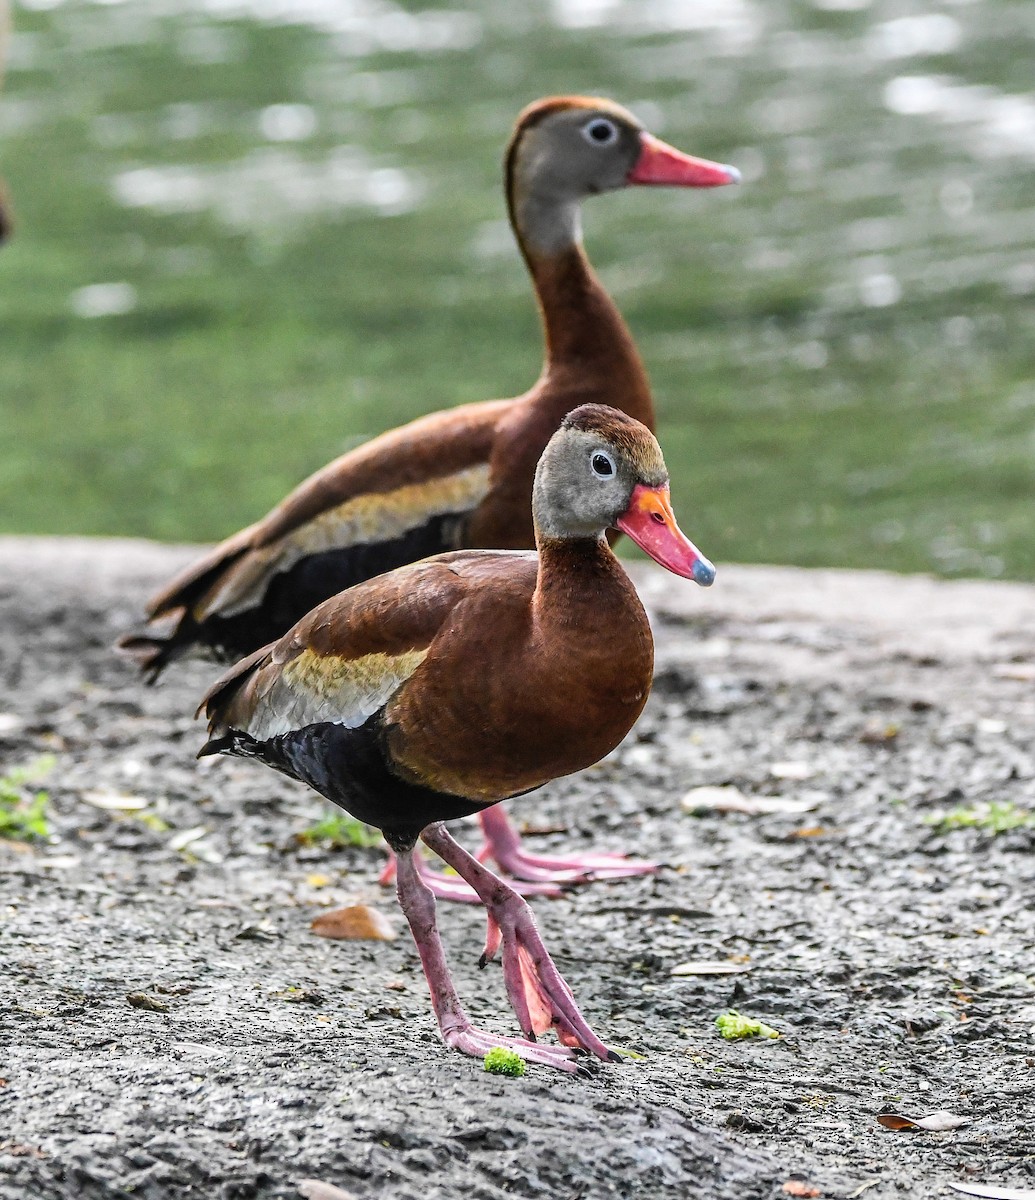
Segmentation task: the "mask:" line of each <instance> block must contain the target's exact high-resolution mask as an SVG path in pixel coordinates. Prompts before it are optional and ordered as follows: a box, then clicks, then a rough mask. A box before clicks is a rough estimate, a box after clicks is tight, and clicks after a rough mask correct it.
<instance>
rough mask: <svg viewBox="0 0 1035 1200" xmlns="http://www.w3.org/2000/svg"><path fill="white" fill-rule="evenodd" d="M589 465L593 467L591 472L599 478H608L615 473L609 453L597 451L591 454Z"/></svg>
mask: <svg viewBox="0 0 1035 1200" xmlns="http://www.w3.org/2000/svg"><path fill="white" fill-rule="evenodd" d="M590 466H591V467H592V468H593V474H594V475H596V476H598V478H600V479H610V477H611V476H612V475H613V474H614V473H615V464H614V459H613V458H612V457H611V455H610V454H604V453H603V452H601V451H597V453H596V454H594V455H593V458H592V460H591V462H590Z"/></svg>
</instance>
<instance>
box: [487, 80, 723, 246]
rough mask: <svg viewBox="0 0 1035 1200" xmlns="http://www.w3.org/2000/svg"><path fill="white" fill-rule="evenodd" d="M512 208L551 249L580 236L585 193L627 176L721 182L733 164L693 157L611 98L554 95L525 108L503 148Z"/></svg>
mask: <svg viewBox="0 0 1035 1200" xmlns="http://www.w3.org/2000/svg"><path fill="white" fill-rule="evenodd" d="M507 161H508V167H507V170H508V190H509V197H510V202H511V205H512V213H513V216H514V219H515V221H516V224H517V226H518V229H519V232H520V235H521V236H522V238H523V239H524V241H525V244H526V245H527V246H528V247H529V248H531V249H533V250H535V251H538V252H541V253H547V254H551V253H556V252H558V251H559V250H561V249H562V248H564V247H566V246H569V245H571V244H572V243H573V242H576V241H578V239H579V236H580V232H579V217H578V210H579V205H580V204H581V203H582V201H583V200H584V199H586V197H587V196H594V195H597V194H598V193H600V192H609V191H614V190H615V189H616V188H623V187H627V186H629V185H630V184H645V185H651V186H669V187H721V186H722V185H723V184H727V183H735V182H737V180H738V179H739V178H740V176H739V174H738V172H737V171H736V169H735V168H733V167H725V166H722V165H721V164H719V163H713V162H708V160H707V159H703V158H693V157H691V156H690V155H689V154H683V152H682V151H680V150H676V149H675V148H674V147H672V146H668V145H666V144H665V143H664V142H662V141H660V140H659V139H658V138H656V137H654V136H653V135H652V134H649V133H647V132H646V130H644V128H643V127H642V126H641V125H640V123H639V121H637V120H636V118H635V117H634V116H633V115H632V113H630V112H628V111H627V110H626V109H624V108H621V107H620V106H619V105H617V104H612V103H611V102H610V101H608V100H593V99H586V98H585V97H579V96H576V97H555V98H551V99H546V100H540V101H538V102H537V103H536V104H534V105H532V106H531V107H530V108H529V109H526V111H525V113H523V114H522V116H521V118H520V119H519V121H518V125H517V128H516V130H515V133H514V137H513V139H512V141H511V146H510V150H509V151H508V156H507Z"/></svg>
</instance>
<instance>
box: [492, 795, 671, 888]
mask: <svg viewBox="0 0 1035 1200" xmlns="http://www.w3.org/2000/svg"><path fill="white" fill-rule="evenodd" d="M478 819H479V820H480V821H481V823H482V831H483V833H484V834H485V845H484V847H483V848H482V849H481V850H480V851H479V853H478V858H479V860H480V861H481V862H485V860H486V859H488V858H491V859H492V860H493V862H495V863H496V865H497V866H498V867H499V868H500V869H501V870H502V871H504V872H505V873H506V874H507V875H512V876H513V877H514V878H515V879H526V880H531V881H534V882H541V883H562V884H572V883H589V882H590V881H591V880H594V879H625V878H628V877H629V876H630V875H652V874H653V873H654V872H655V871H656V870H657V869H658V864H657V863H652V862H643V861H642V860H639V859H634V858H626V857H625V855H623V854H571V855H565V856H564V857H562V858H557V857H554V856H552V855H547V854H530V853H529V852H528V851H527V850H525V848H524V847H523V846H522V844H521V837H520V835H519V834H518V831H517V830H516V829H515V828H514V826H513V825H512V824H511V823H510V820H509V818H508V817H507V814H506V813H505V812H504V811H503V809H502V808H501V807H500V805H498V804H497V805H495V806H494V807H492V808H487V809H485V811H484V812H481V813H479V814H478ZM523 894H527V893H523Z"/></svg>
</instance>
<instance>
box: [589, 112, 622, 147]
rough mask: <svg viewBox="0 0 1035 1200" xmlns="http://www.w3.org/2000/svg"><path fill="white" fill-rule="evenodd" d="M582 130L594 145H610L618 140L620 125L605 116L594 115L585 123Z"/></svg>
mask: <svg viewBox="0 0 1035 1200" xmlns="http://www.w3.org/2000/svg"><path fill="white" fill-rule="evenodd" d="M582 132H583V134H584V135H585V136H586V138H587V139H588V140H589V141H591V142H592V143H593V145H594V146H610V145H611V144H612V142H616V141H617V140H618V126H617V125H615V123H614V122H613V121H608V120H606V119H605V118H604V117H594V118H593V120H592V121H590V122H589V123H588V124H586V125H583V127H582Z"/></svg>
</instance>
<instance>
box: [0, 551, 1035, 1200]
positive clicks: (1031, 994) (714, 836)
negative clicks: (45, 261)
mask: <svg viewBox="0 0 1035 1200" xmlns="http://www.w3.org/2000/svg"><path fill="white" fill-rule="evenodd" d="M187 553H188V552H187V551H185V550H183V549H173V548H165V547H158V546H154V545H151V544H147V543H127V542H123V543H113V542H78V541H75V542H66V541H37V540H28V539H7V540H3V539H0V673H2V679H3V685H4V697H3V699H2V701H0V762H2V764H3V769H4V770H8V769H10V767H12V766H16V765H21V764H24V763H26V762H29V761H31V760H33V759H35V758H37V757H38V756H39V755H43V754H50V755H53V756H54V757H55V764H54V766H53V769H52V771H51V774H50V776H49V779H48V781H47V784H46V786H47V787H48V789H49V791H50V794H51V797H52V803H51V817H52V825H53V830H54V836H53V838H52V840H51V842H50V843H49V844H44V845H37V846H34V847H32V848H29V849H26V848H24V847H22V846H17V845H12V844H6V845H5V844H0V917H2V919H0V1077H2V1086H0V1197H3V1200H58V1198H59V1197H60V1198H62V1200H63V1198H66V1197H67V1198H69V1200H71V1198H75V1200H79V1198H87V1200H93V1198H102V1197H103V1198H104V1200H108V1198H115V1197H120V1198H127V1200H128V1197H147V1198H148V1200H158V1198H165V1197H181V1196H185V1197H191V1196H198V1197H205V1198H206V1200H209V1198H211V1200H217V1198H218V1200H245V1198H251V1197H262V1198H263V1200H266V1198H273V1197H295V1196H298V1195H299V1192H298V1183H299V1181H301V1180H303V1179H306V1178H316V1179H320V1180H324V1181H326V1182H328V1183H333V1184H336V1185H337V1186H338V1187H341V1188H343V1189H345V1190H346V1191H347V1192H349V1193H351V1194H353V1195H354V1196H356V1197H357V1198H359V1200H366V1198H373V1197H385V1198H386V1200H388V1198H391V1200H415V1198H418V1197H419V1198H420V1200H439V1198H442V1200H445V1198H450V1200H451V1198H453V1197H463V1198H465V1200H467V1198H471V1200H497V1198H499V1200H502V1198H503V1197H514V1196H518V1197H550V1198H551V1200H596V1198H597V1197H601V1198H603V1197H633V1196H635V1197H654V1196H657V1197H668V1196H672V1197H682V1196H688V1197H689V1196H693V1197H701V1198H703V1200H713V1198H714V1200H725V1198H727V1197H728V1198H730V1200H754V1198H756V1197H758V1198H763V1197H778V1196H784V1195H786V1194H787V1193H786V1192H785V1191H784V1190H783V1188H784V1184H785V1183H786V1182H787V1181H789V1180H792V1179H799V1180H802V1181H805V1183H806V1184H807V1186H808V1187H809V1188H815V1189H818V1194H821V1195H822V1196H824V1197H835V1198H844V1200H847V1198H849V1197H856V1196H864V1197H865V1198H866V1200H884V1198H890V1197H936V1196H943V1195H945V1196H947V1195H950V1194H954V1193H950V1192H949V1191H948V1189H947V1188H946V1187H945V1185H946V1184H947V1183H948V1182H950V1181H957V1182H959V1181H967V1180H971V1181H979V1182H986V1183H987V1182H999V1183H1006V1184H1011V1185H1013V1186H1015V1187H1023V1186H1027V1187H1032V1188H1035V1137H1033V1135H1032V1132H1031V1128H1032V1116H1033V1113H1035V984H1033V981H1035V961H1033V940H1035V939H1033V933H1035V905H1033V903H1032V900H1033V879H1035V868H1033V858H1032V849H1033V846H1035V830H1033V829H1029V828H1018V829H1015V830H1013V831H1010V832H1004V833H1000V834H998V835H995V834H992V833H990V832H988V831H986V830H982V829H979V828H966V829H955V830H946V829H945V828H943V827H942V826H940V825H938V824H937V823H932V821H936V820H937V815H938V813H939V812H940V811H946V810H952V809H956V808H959V807H961V806H963V807H968V806H973V805H974V804H977V803H981V802H995V803H1012V804H1013V805H1016V806H1020V807H1023V808H1033V809H1035V755H1033V737H1032V733H1033V726H1035V693H1033V688H1032V683H1033V680H1035V672H1033V670H1032V662H1033V650H1035V588H1032V587H1027V586H1022V585H1013V584H993V583H938V582H933V581H930V580H927V579H921V578H909V579H903V578H897V577H893V576H887V575H881V574H877V573H858V572H809V571H798V570H792V569H786V568H761V567H757V568H756V567H739V568H735V567H731V568H725V569H723V570H721V571H720V576H719V581H718V583H717V584H716V586H715V588H714V589H712V591H711V592H708V593H704V592H701V591H700V590H699V589H695V588H692V587H690V586H689V585H687V586H685V587H684V586H682V585H681V584H679V583H678V582H675V581H673V580H672V579H671V578H670V577H663V576H662V575H661V574H660V573H655V572H653V571H648V570H641V571H640V572H638V575H637V578H638V579H639V581H640V582H641V584H642V587H643V592H644V595H645V597H646V599H647V601H648V606H649V607H650V609H651V611H652V615H653V617H654V619H655V625H656V629H657V635H658V660H659V661H658V678H657V681H656V686H655V693H654V696H653V697H652V699H651V702H650V705H649V707H648V710H647V713H646V714H645V716H644V718H643V720H642V721H641V723H640V725H639V726H638V728H637V730H636V731H635V732H634V734H633V735H632V736H631V737H630V739H629V740H628V741H627V743H626V744H625V745H624V746H623V747H621V748H620V749H619V750H618V751H617V752H616V753H615V754H614V755H612V757H611V758H610V759H609V760H608V761H607V762H606V763H604V764H602V765H601V766H599V767H598V768H596V769H595V770H593V771H590V772H587V773H586V774H584V775H583V776H581V777H578V778H575V779H571V780H566V781H562V782H560V783H558V784H556V785H554V786H553V787H551V788H549V789H546V790H544V791H543V792H541V793H538V794H536V795H534V796H530V797H528V798H527V799H525V800H523V801H521V802H518V803H516V804H515V805H513V806H512V811H513V812H514V813H515V815H516V816H517V818H518V819H519V820H520V821H523V822H526V823H527V824H529V825H531V826H537V827H543V826H555V825H563V826H566V827H567V828H566V832H564V833H553V834H549V835H546V836H542V837H540V838H537V839H536V843H537V845H539V846H542V847H543V848H545V849H552V848H558V849H559V848H562V847H565V846H571V845H584V846H586V847H589V846H594V847H601V848H612V849H623V850H628V851H629V852H631V853H635V854H637V855H641V856H656V857H660V858H663V859H664V860H665V861H666V862H667V863H668V864H670V866H669V867H668V868H667V869H666V870H665V871H664V872H663V873H662V874H660V875H659V876H658V877H657V878H654V879H648V880H637V881H627V882H623V883H614V884H609V885H603V884H597V885H594V886H591V887H586V888H584V889H582V890H580V891H578V892H577V893H574V894H572V895H571V896H570V897H568V898H565V899H563V900H556V901H537V902H536V909H537V912H538V913H539V914H540V917H541V920H542V925H543V927H544V933H545V935H546V938H547V941H548V943H549V944H550V946H551V947H552V949H553V951H554V954H555V957H556V959H557V961H558V963H559V965H560V967H561V969H562V971H564V973H565V974H566V976H567V978H568V980H569V982H570V984H571V985H572V988H573V990H574V992H575V994H576V997H577V998H578V999H579V1001H580V1002H581V1004H582V1006H583V1008H584V1010H585V1011H586V1013H587V1015H588V1017H589V1018H590V1020H591V1022H592V1023H593V1024H594V1025H595V1026H596V1028H597V1029H598V1031H599V1032H600V1033H601V1034H602V1035H603V1036H604V1037H605V1039H607V1040H608V1041H610V1042H611V1043H612V1044H615V1045H617V1046H620V1047H623V1048H626V1049H629V1050H632V1051H635V1052H636V1053H637V1054H640V1055H642V1056H643V1057H642V1059H636V1060H630V1061H628V1062H627V1063H625V1064H623V1065H621V1066H617V1067H605V1068H601V1069H599V1070H598V1071H596V1072H595V1074H594V1075H593V1077H592V1078H589V1079H572V1078H569V1077H566V1076H560V1075H554V1074H551V1073H548V1072H546V1071H545V1070H543V1069H538V1068H536V1069H532V1070H530V1072H529V1074H528V1075H527V1076H526V1077H525V1078H523V1079H520V1080H506V1079H500V1078H498V1077H493V1076H490V1075H487V1074H486V1073H485V1072H484V1071H483V1070H482V1069H481V1065H480V1063H478V1062H476V1061H473V1060H465V1059H463V1058H461V1057H460V1056H458V1055H455V1054H452V1053H449V1052H447V1051H446V1050H445V1049H444V1048H442V1047H441V1045H440V1044H439V1043H438V1040H437V1037H436V1035H435V1030H434V1024H433V1021H432V1018H431V1015H430V1008H429V1003H428V999H427V995H426V992H425V989H424V984H423V980H422V976H421V974H420V970H419V965H418V961H417V957H416V954H415V951H414V949H413V947H412V944H411V943H410V941H409V938H408V936H407V935H405V929H404V926H403V923H402V920H401V918H400V917H399V914H398V913H397V911H396V908H395V904H394V900H393V898H392V896H391V894H390V893H389V892H385V891H383V890H382V889H381V888H379V887H378V885H377V882H376V875H377V870H378V868H379V866H380V863H381V855H380V851H379V850H378V849H349V850H343V851H329V850H325V849H322V848H320V847H316V848H304V847H303V846H301V845H299V843H298V842H297V840H296V838H295V835H296V834H297V833H299V832H300V831H302V830H304V829H305V828H306V827H308V826H309V825H311V824H312V822H313V821H314V820H315V819H316V818H317V817H318V816H319V815H320V814H321V813H322V811H323V805H322V802H321V801H320V800H319V799H318V798H317V797H315V796H313V795H312V794H310V793H307V792H306V791H305V790H304V789H303V788H301V787H299V786H296V785H293V784H291V783H289V782H288V781H285V780H282V779H280V778H278V777H276V776H274V775H273V774H272V773H270V772H268V771H266V770H264V769H262V768H260V767H258V766H257V765H255V764H252V763H247V762H241V761H230V760H208V761H206V762H204V763H197V762H195V760H194V753H195V751H196V750H197V748H198V746H199V745H200V743H201V740H202V737H201V728H200V726H199V725H197V724H195V723H194V722H193V720H192V718H191V713H192V711H193V708H194V704H195V702H196V700H197V697H198V696H199V694H200V692H201V691H202V689H203V687H204V685H205V683H206V681H207V680H208V679H210V678H211V677H212V674H213V669H212V668H211V667H210V666H207V665H205V664H192V665H191V666H189V667H186V668H184V669H181V670H179V671H175V672H173V673H171V676H170V678H169V680H168V682H167V683H166V684H164V685H163V686H161V687H159V688H157V689H151V690H148V689H145V688H143V687H142V686H141V685H140V684H139V683H138V682H137V680H136V679H135V678H134V676H133V675H132V673H131V671H130V670H129V668H128V667H127V666H126V665H125V664H123V663H121V662H120V661H119V660H117V659H116V658H114V657H113V656H112V654H111V653H110V652H109V646H110V643H111V642H112V640H113V638H114V637H115V635H116V634H117V633H118V632H119V631H121V630H122V629H123V628H125V627H126V626H127V625H129V624H130V623H131V622H132V621H133V619H134V617H135V615H136V612H137V611H138V609H139V605H140V603H141V600H142V598H143V596H144V595H145V594H146V592H147V591H148V589H149V588H151V587H152V586H153V585H154V584H155V583H157V582H158V581H159V580H161V579H162V578H163V577H164V576H166V575H167V574H168V573H169V572H170V571H171V570H172V569H173V568H174V567H175V566H176V565H178V564H179V563H181V562H183V561H184V559H185V557H186V555H187ZM781 764H782V765H781ZM786 764H791V765H790V766H787V765H786ZM774 767H775V768H776V770H775V772H774ZM702 785H722V786H731V785H732V786H735V787H737V788H739V789H740V790H741V791H742V792H743V793H745V794H746V795H748V796H749V797H757V796H784V797H789V798H791V799H796V800H805V801H812V802H813V803H814V805H815V807H814V808H813V809H812V810H811V811H808V812H805V813H799V814H796V815H794V814H785V815H780V814H773V815H765V816H757V815H756V816H749V815H744V814H738V813H721V812H715V811H704V812H700V813H698V814H697V815H694V814H692V813H689V812H687V811H685V810H684V809H683V808H682V807H681V805H680V801H681V799H682V797H683V796H684V795H685V793H686V792H687V791H688V790H689V789H690V788H693V787H699V786H702ZM97 792H100V793H118V794H124V793H130V794H133V795H138V796H141V797H143V798H145V799H146V801H147V805H148V807H147V809H146V810H145V811H144V813H143V815H141V814H140V813H129V814H125V813H118V812H113V811H109V810H106V809H103V808H98V807H96V806H95V805H94V804H91V803H89V800H88V798H87V797H88V796H89V795H90V794H93V793H97ZM93 799H94V800H95V801H96V799H97V797H96V795H93ZM102 799H103V797H102ZM156 818H159V819H160V823H159V821H158V820H156ZM199 830H201V831H203V836H202V835H200V834H198V835H197V836H196V837H195V839H194V840H192V841H189V843H188V844H186V845H182V848H179V849H178V848H177V846H180V845H181V843H182V841H183V839H182V837H181V838H180V839H179V840H177V835H182V834H184V832H186V831H195V833H196V834H197V831H199ZM461 833H462V836H464V837H465V838H468V839H470V840H471V844H473V838H474V829H473V828H472V827H471V825H470V824H461ZM321 877H322V878H321ZM348 902H359V903H367V904H371V905H373V906H376V907H377V908H379V909H380V910H382V911H383V912H384V913H386V914H387V915H389V917H390V918H391V919H392V921H393V922H394V923H395V925H396V927H397V928H398V929H399V931H400V935H401V936H400V937H399V938H398V940H396V941H393V942H386V943H355V942H332V941H327V940H324V939H321V938H317V937H315V936H313V935H312V934H311V933H310V931H309V923H310V921H311V920H312V919H313V917H314V916H315V915H317V914H318V913H320V912H321V911H324V910H325V909H326V908H331V907H338V906H340V905H341V904H343V903H348ZM442 914H443V915H442V925H443V933H444V937H445V939H446V943H447V947H448V948H449V950H450V952H451V954H452V959H453V963H454V966H455V969H456V974H457V978H458V981H459V985H460V988H461V991H462V994H463V995H464V997H465V999H466V1000H467V1001H468V1002H469V1005H470V1008H471V1010H472V1012H473V1014H474V1016H475V1017H476V1019H478V1020H479V1021H481V1022H482V1023H484V1024H485V1025H487V1026H489V1027H491V1028H496V1029H498V1030H500V1031H501V1032H514V1031H515V1030H514V1027H513V1024H512V1022H511V1021H510V1019H509V1010H508V1009H507V1007H506V1003H505V998H504V994H503V988H502V980H501V978H500V973H499V970H498V969H496V968H493V969H489V970H486V971H481V972H480V971H479V970H478V969H477V964H476V960H477V956H478V952H479V950H480V945H481V935H482V932H483V922H482V918H481V916H480V914H479V912H478V911H477V910H475V909H472V908H467V907H460V906H448V907H447V906H443V910H442ZM730 958H735V959H738V960H741V961H743V962H744V963H745V965H748V966H750V968H751V969H750V970H749V971H747V972H745V973H744V974H741V975H738V976H726V977H721V976H720V977H714V976H713V977H690V978H682V977H674V976H673V975H672V974H671V970H672V968H673V967H674V966H676V965H677V964H679V963H681V962H685V961H687V960H700V959H705V960H728V959H730ZM137 992H143V993H146V994H147V995H148V996H150V997H151V998H152V999H153V1000H155V1001H157V1002H158V1006H159V1007H160V1008H161V1009H162V1011H149V1010H147V1009H142V1008H138V1007H134V1006H133V1005H131V1004H130V1003H129V1002H128V1001H127V995H128V994H130V993H137ZM300 996H301V997H302V999H301V1001H300V1000H299V997H300ZM730 1007H736V1008H738V1009H739V1010H740V1011H741V1012H743V1013H745V1014H748V1015H750V1016H752V1017H758V1018H761V1019H763V1020H765V1021H767V1022H769V1023H770V1024H771V1025H773V1026H775V1027H776V1028H777V1029H778V1030H779V1031H780V1032H781V1034H782V1035H783V1036H782V1037H781V1038H780V1039H779V1040H778V1041H760V1040H757V1039H756V1040H752V1041H743V1042H725V1041H723V1040H722V1039H721V1038H720V1037H719V1035H718V1033H717V1032H716V1030H715V1028H714V1020H715V1017H716V1015H717V1014H719V1013H721V1012H723V1011H724V1010H726V1009H727V1008H730ZM937 1109H950V1110H952V1111H954V1112H956V1113H959V1114H961V1115H963V1116H966V1117H969V1118H971V1121H972V1123H971V1124H969V1125H967V1126H966V1127H964V1128H961V1129H958V1130H955V1131H952V1132H943V1133H930V1132H913V1133H909V1132H892V1131H890V1130H888V1129H885V1128H882V1127H881V1126H880V1125H878V1124H877V1123H876V1119H875V1118H876V1116H877V1114H878V1113H880V1112H883V1111H890V1110H894V1111H904V1112H907V1113H911V1114H914V1113H918V1114H923V1113H929V1112H932V1111H934V1110H937ZM813 1194H817V1193H813Z"/></svg>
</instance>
